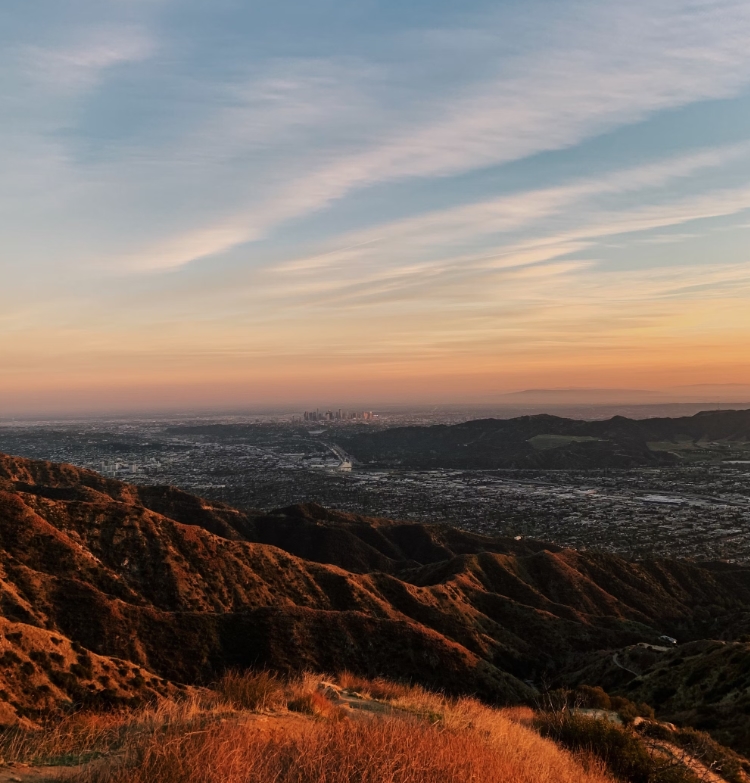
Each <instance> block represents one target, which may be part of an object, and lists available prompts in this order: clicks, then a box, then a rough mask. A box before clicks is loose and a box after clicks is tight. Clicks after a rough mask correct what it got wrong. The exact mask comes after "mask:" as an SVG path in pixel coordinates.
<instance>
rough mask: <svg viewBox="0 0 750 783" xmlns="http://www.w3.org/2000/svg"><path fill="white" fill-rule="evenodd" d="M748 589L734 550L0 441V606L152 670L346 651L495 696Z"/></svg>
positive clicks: (701, 626)
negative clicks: (267, 493) (101, 468)
mask: <svg viewBox="0 0 750 783" xmlns="http://www.w3.org/2000/svg"><path fill="white" fill-rule="evenodd" d="M748 606H750V570H748V569H744V568H741V567H722V568H718V567H712V566H699V565H696V564H691V563H684V562H675V561H653V562H647V563H631V562H627V561H625V560H622V559H620V558H617V557H614V556H611V555H604V554H597V553H591V552H575V551H570V550H561V549H559V548H558V547H554V546H545V545H543V544H541V543H539V542H533V541H518V542H516V541H512V540H507V539H491V538H486V537H483V536H477V535H472V534H468V533H464V532H462V531H457V530H453V529H451V528H447V527H445V526H429V525H418V524H409V523H396V522H392V521H388V520H380V519H368V518H363V517H357V516H353V515H348V514H340V513H337V512H330V511H327V510H326V509H322V508H321V507H319V506H315V505H308V506H298V507H293V508H289V509H282V510H279V511H276V512H272V513H270V514H262V513H258V514H254V515H249V514H243V513H241V512H239V511H236V510H234V509H232V508H230V507H228V506H225V505H223V504H220V503H214V502H209V501H204V500H202V499H200V498H196V497H193V496H190V495H188V494H186V493H184V492H181V491H180V490H177V489H175V488H171V487H147V488H144V487H135V486H131V485H127V484H123V483H121V482H117V481H113V480H108V479H105V478H102V477H101V476H98V475H97V474H95V473H93V472H91V471H84V470H78V469H76V468H73V467H71V466H66V465H55V464H51V463H45V462H35V461H31V460H24V459H14V458H10V457H3V456H0V611H1V613H2V616H3V617H4V618H5V619H6V620H8V621H9V622H14V623H23V624H26V625H27V626H31V627H34V628H38V629H44V630H45V631H48V632H54V633H57V634H60V635H62V636H65V637H66V638H67V639H69V640H71V642H75V643H77V644H80V645H82V646H83V647H84V648H86V649H87V650H90V651H91V652H92V653H95V654H97V655H100V656H105V657H117V658H121V659H126V660H128V661H130V662H132V664H134V665H136V666H139V667H143V668H144V669H146V670H148V671H151V672H154V673H155V675H157V676H158V677H163V678H167V679H169V680H171V681H176V682H181V683H200V682H208V681H210V680H212V679H213V678H214V677H215V676H216V675H217V674H218V673H219V672H221V671H222V670H223V669H225V668H226V667H228V666H246V665H268V666H272V667H275V668H280V669H299V668H302V667H309V668H313V669H318V670H329V671H333V670H340V669H342V668H348V669H351V670H354V671H358V672H361V673H363V674H368V675H378V674H385V675H388V676H390V677H394V678H408V679H411V680H414V681H421V682H424V683H426V684H428V685H430V686H432V687H438V688H443V689H446V690H447V691H449V692H454V693H458V692H467V691H469V692H477V693H480V694H482V695H483V696H484V697H485V698H488V699H495V700H505V701H514V700H519V699H523V698H527V697H529V696H530V695H531V693H532V692H531V691H530V689H529V687H528V686H527V685H526V684H524V683H523V682H522V680H523V679H524V678H528V677H531V678H532V679H536V678H539V677H541V676H542V673H543V672H545V671H549V670H550V667H553V668H554V667H556V666H558V665H559V664H560V663H561V662H562V661H563V660H564V659H565V658H566V657H570V656H572V655H581V654H584V653H590V652H592V651H595V650H600V649H609V648H617V647H624V646H628V645H633V644H636V643H638V642H641V641H655V640H658V637H659V636H660V635H661V634H662V633H665V632H666V633H669V634H670V635H674V636H677V637H678V638H680V640H681V641H682V640H688V639H692V638H700V637H701V636H704V635H708V634H718V633H725V632H728V631H729V630H730V629H731V628H732V627H733V623H735V620H736V618H737V617H738V616H739V615H740V614H741V613H743V612H746V611H747V609H748ZM14 687H15V686H14ZM11 690H13V689H11ZM13 698H15V696H14V693H11V692H10V691H9V692H8V698H7V699H6V701H8V702H10V701H11V700H12V699H13ZM19 703H20V702H19Z"/></svg>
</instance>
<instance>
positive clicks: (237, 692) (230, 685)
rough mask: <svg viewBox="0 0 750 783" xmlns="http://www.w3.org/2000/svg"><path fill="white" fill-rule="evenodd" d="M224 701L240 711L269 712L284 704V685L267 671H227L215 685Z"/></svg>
mask: <svg viewBox="0 0 750 783" xmlns="http://www.w3.org/2000/svg"><path fill="white" fill-rule="evenodd" d="M215 687H216V690H217V691H218V692H219V693H220V694H221V695H222V696H223V697H224V699H226V701H227V702H228V703H229V704H230V705H231V706H232V707H236V708H237V709H241V710H269V709H273V708H275V707H279V706H281V705H282V704H283V703H284V683H283V682H282V681H281V680H280V679H279V677H278V676H277V675H275V674H273V673H272V672H268V671H265V670H263V671H259V672H254V671H246V672H237V671H228V672H226V674H224V676H223V677H222V678H221V679H220V680H219V682H218V683H216V686H215Z"/></svg>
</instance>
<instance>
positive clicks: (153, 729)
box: [0, 672, 722, 783]
mask: <svg viewBox="0 0 750 783" xmlns="http://www.w3.org/2000/svg"><path fill="white" fill-rule="evenodd" d="M545 720H547V722H546V723H545ZM590 723H591V724H592V727H593V724H598V723H600V722H597V721H590ZM584 729H585V726H584V727H583V728H581V726H580V725H579V726H578V729H577V730H578V734H577V735H576V738H575V741H570V737H568V736H567V735H565V732H564V731H558V732H553V731H550V727H549V720H548V719H545V718H544V716H543V715H540V714H536V713H535V712H534V711H533V710H531V709H529V708H514V709H499V710H498V709H492V708H489V707H487V706H485V705H483V704H481V703H480V702H478V701H476V700H474V699H470V698H462V699H448V698H445V697H443V696H440V695H438V694H434V693H430V692H427V691H425V690H424V689H422V688H419V687H411V686H406V685H400V684H397V683H392V682H388V681H384V680H378V679H376V680H365V679H362V678H359V677H355V676H353V675H349V674H342V675H340V676H339V677H337V678H335V679H332V680H330V681H323V680H321V678H320V677H319V676H313V675H306V676H302V677H299V678H297V679H293V680H282V679H280V678H277V677H275V676H273V675H271V674H268V673H265V672H261V673H254V674H245V675H240V674H228V675H227V676H225V677H224V678H223V680H222V681H221V682H219V683H217V685H216V687H215V689H213V690H208V689H206V690H204V691H200V692H194V693H193V694H191V695H190V696H189V697H186V698H185V699H184V700H181V701H166V700H165V701H162V702H161V703H160V704H158V705H154V706H151V707H144V708H141V709H139V710H135V711H133V710H131V711H128V712H113V713H106V714H101V713H99V714H94V713H78V714H74V715H71V716H70V717H68V718H66V719H65V720H63V721H58V722H57V723H55V724H54V725H50V726H49V727H44V728H42V729H39V730H21V729H15V730H6V731H5V732H4V733H2V734H1V735H0V755H2V757H3V758H4V759H5V761H6V762H11V763H15V764H16V765H18V764H20V763H26V764H32V765H38V766H42V765H46V766H49V767H51V768H53V769H51V770H50V773H49V774H50V776H51V779H55V778H56V777H57V778H58V779H63V778H64V779H65V780H67V781H73V782H74V783H105V782H106V783H153V782H154V781H160V783H269V782H270V781H273V782H274V783H355V782H356V783H470V782H476V783H479V782H480V781H482V782H483V783H484V782H486V783H613V781H616V780H633V783H641V781H643V782H644V783H651V781H654V782H655V783H658V781H660V780H664V782H665V783H667V781H669V783H673V782H676V781H691V783H692V781H695V780H700V779H701V778H699V777H696V776H695V774H694V772H691V771H690V770H689V769H684V770H682V771H679V770H678V766H675V765H673V764H672V765H669V770H670V774H669V775H668V776H664V777H661V776H660V772H659V770H660V769H662V768H664V769H665V770H666V768H665V767H664V765H662V766H661V767H660V766H659V765H658V764H657V765H655V766H654V767H653V770H652V771H653V775H652V774H651V771H649V769H650V768H647V767H643V766H641V767H638V769H637V773H638V777H632V778H631V777H628V775H627V770H625V774H624V773H623V768H622V767H619V768H618V767H617V764H616V763H615V764H614V765H613V764H612V763H611V762H612V759H611V758H609V759H608V758H607V756H606V753H602V752H601V748H597V747H596V745H595V744H594V743H592V742H589V741H588V739H587V737H586V735H585V731H584ZM582 731H583V732H584V734H583V735H582V734H581V732H582ZM612 731H615V729H614V728H612ZM617 731H620V729H617ZM621 731H623V732H624V731H626V730H625V729H622V730H621ZM568 733H569V732H568ZM605 733H606V732H605ZM542 734H547V735H548V736H547V737H545V736H542ZM553 735H554V739H553V738H551V737H552V736H553ZM599 735H601V731H599ZM599 735H597V732H596V731H594V732H593V733H592V734H591V737H592V738H596V737H597V736H599ZM600 739H601V737H600ZM607 741H608V742H609V743H610V746H611V744H612V742H613V739H612V737H609V735H608V740H607ZM617 741H619V739H618V740H617ZM565 744H567V745H568V747H567V748H566V747H564V745H565ZM608 752H610V753H611V747H609V748H608ZM607 762H610V763H609V765H608V763H607ZM644 769H645V770H646V772H645V773H644V772H643V770H644ZM682 773H684V774H682ZM19 774H20V773H19ZM644 774H645V777H643V775H644ZM18 779H21V780H23V777H22V776H21V777H19V778H18ZM712 779H713V780H716V779H717V778H712ZM721 779H722V778H718V780H721Z"/></svg>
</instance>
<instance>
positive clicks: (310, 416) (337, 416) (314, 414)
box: [303, 408, 377, 421]
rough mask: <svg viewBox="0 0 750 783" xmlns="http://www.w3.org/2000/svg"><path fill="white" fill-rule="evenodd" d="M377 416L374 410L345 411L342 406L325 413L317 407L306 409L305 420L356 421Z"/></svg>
mask: <svg viewBox="0 0 750 783" xmlns="http://www.w3.org/2000/svg"><path fill="white" fill-rule="evenodd" d="M376 418H377V413H373V412H372V411H344V410H341V408H339V409H338V410H335V411H330V410H329V411H325V412H323V413H321V412H320V410H319V409H317V408H316V409H315V410H314V411H305V413H304V416H303V419H304V421H354V420H356V419H364V420H365V421H368V420H370V419H376Z"/></svg>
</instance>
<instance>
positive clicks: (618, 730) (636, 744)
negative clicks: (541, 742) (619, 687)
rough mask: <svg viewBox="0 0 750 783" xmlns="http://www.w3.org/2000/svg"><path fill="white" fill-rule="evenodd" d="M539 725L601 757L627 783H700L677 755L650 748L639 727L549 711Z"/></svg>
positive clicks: (568, 743) (567, 744) (559, 739)
mask: <svg viewBox="0 0 750 783" xmlns="http://www.w3.org/2000/svg"><path fill="white" fill-rule="evenodd" d="M535 726H536V728H537V729H538V730H539V732H540V733H541V734H542V736H545V737H549V738H550V739H553V740H554V741H555V742H558V743H560V744H561V745H563V746H564V747H566V748H569V749H570V750H573V751H578V752H586V753H591V754H593V755H595V756H596V757H598V758H600V759H601V760H602V761H603V762H604V764H605V765H606V767H607V769H609V770H610V772H612V774H613V775H615V777H617V778H618V779H619V780H622V781H626V783H699V778H697V777H696V775H695V774H693V773H692V772H691V771H690V770H689V769H687V768H686V767H685V766H683V765H682V764H680V763H678V762H676V761H675V760H674V759H671V758H669V757H663V756H659V755H658V754H654V753H651V752H649V750H648V748H647V747H646V745H645V743H644V742H643V741H642V740H641V739H640V738H639V736H638V735H637V734H636V732H635V731H633V730H632V729H629V728H625V727H622V726H617V725H616V724H614V723H610V722H609V721H606V720H597V719H595V718H589V717H586V716H583V715H575V714H571V713H569V712H546V713H540V714H539V716H538V717H537V719H536V721H535Z"/></svg>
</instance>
